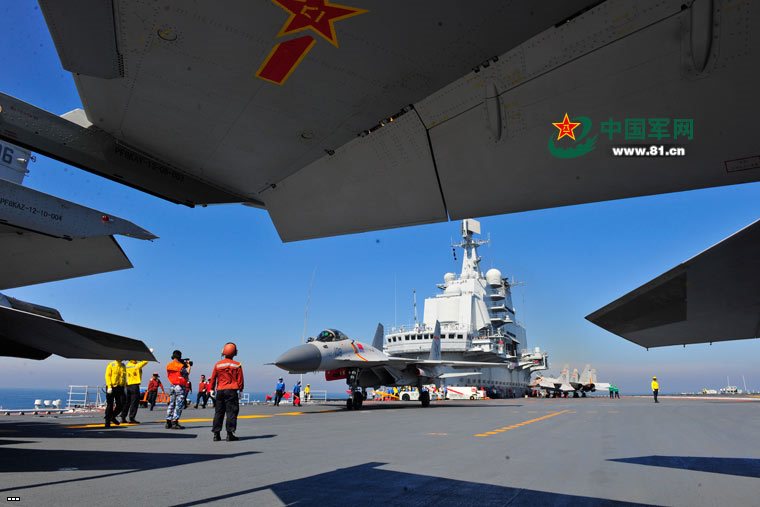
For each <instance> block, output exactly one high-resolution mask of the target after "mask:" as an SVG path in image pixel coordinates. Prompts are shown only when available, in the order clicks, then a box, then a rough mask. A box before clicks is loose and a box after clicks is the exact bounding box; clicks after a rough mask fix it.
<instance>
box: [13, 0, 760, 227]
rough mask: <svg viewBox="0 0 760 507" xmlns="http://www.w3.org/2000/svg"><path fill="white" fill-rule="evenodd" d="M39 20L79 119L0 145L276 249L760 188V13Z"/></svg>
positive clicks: (735, 8) (655, 9)
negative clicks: (223, 206)
mask: <svg viewBox="0 0 760 507" xmlns="http://www.w3.org/2000/svg"><path fill="white" fill-rule="evenodd" d="M713 4H715V7H714V8H713ZM40 5H41V7H42V11H43V14H44V16H45V19H46V21H47V24H48V27H49V28H50V32H51V35H52V38H53V41H54V43H55V46H56V48H57V50H58V54H59V56H60V59H61V62H62V64H63V66H64V68H66V69H67V70H69V71H71V72H72V73H73V74H74V80H75V83H76V86H77V89H78V92H79V94H80V96H81V98H82V102H83V104H84V114H80V115H67V118H65V119H64V118H60V117H59V116H57V115H53V114H51V113H46V112H45V111H41V110H39V109H37V108H34V107H33V106H30V105H28V104H24V103H23V102H21V101H18V100H16V99H13V98H12V97H8V96H7V95H0V107H2V111H3V112H2V119H3V128H2V129H0V137H5V138H8V139H10V140H12V141H13V142H15V143H18V144H20V145H22V146H24V147H26V148H32V149H35V150H36V151H39V152H41V153H45V154H47V155H49V156H52V157H54V158H57V159H59V160H62V161H65V162H68V163H71V164H73V165H76V166H77V167H81V168H83V169H86V170H89V171H92V172H94V173H96V174H101V175H103V176H105V177H108V178H111V179H114V180H116V181H120V182H123V183H125V184H127V185H131V186H133V187H136V188H139V189H142V190H144V191H146V192H150V193H152V194H154V195H158V196H161V197H164V198H166V199H169V200H171V201H173V202H181V203H185V204H188V205H195V204H208V203H219V202H246V203H248V204H251V205H253V206H259V207H265V208H266V209H267V210H268V211H269V213H270V215H271V217H272V220H273V222H274V224H275V226H276V228H277V230H278V232H279V234H280V237H281V238H282V239H283V240H285V241H293V240H299V239H305V238H314V237H322V236H329V235H335V234H344V233H350V232H360V231H367V230H375V229H382V228H389V227H396V226H401V225H411V224H419V223H428V222H438V221H445V220H447V218H451V219H459V218H464V217H468V216H481V215H490V214H497V213H510V212H517V211H524V210H530V209H538V208H546V207H554V206H563V205H569V204H579V203H585V202H593V201H600V200H609V199H617V198H623V197H632V196H638V195H648V194H657V193H663V192H673V191H679V190H686V189H693V188H703V187H709V186H717V185H728V184H735V183H741V182H748V181H757V180H758V179H760V161H759V160H760V159H758V154H757V147H756V140H755V135H754V132H755V128H754V124H753V121H754V118H755V117H757V116H758V114H760V101H757V100H756V90H755V83H756V82H757V77H758V73H760V70H759V69H758V67H757V65H756V61H755V60H756V59H755V55H756V54H758V52H760V38H758V37H753V36H751V34H754V33H756V32H757V31H758V29H759V28H760V10H758V9H753V8H752V6H751V3H750V2H737V3H736V4H735V5H732V8H731V9H720V8H719V3H716V2H708V1H696V2H683V1H682V0H606V1H603V2H599V1H598V0H565V1H563V2H535V1H530V0H518V1H513V2H487V1H477V2H476V1H473V2H461V1H455V0H441V1H438V2H435V8H434V9H432V10H431V8H430V6H429V5H427V4H426V3H422V2H419V3H418V2H404V3H402V4H398V3H394V2H386V1H380V0H354V2H352V4H351V5H350V6H346V5H341V6H335V5H333V7H332V8H328V5H332V4H329V3H327V2H315V3H314V4H313V5H312V4H309V5H308V6H305V4H303V3H302V2H291V1H288V0H274V1H273V2H251V1H250V0H231V1H229V2H226V3H225V8H224V9H219V8H218V6H217V5H216V4H214V3H208V2H193V3H188V2H185V3H183V4H182V5H179V4H178V5H176V6H171V5H168V4H167V6H166V8H162V9H156V8H155V6H154V5H153V4H152V3H149V2H148V3H146V2H103V1H100V0H75V1H72V2H66V3H65V4H64V3H62V2H56V1H52V0H41V1H40ZM301 7H304V9H301ZM307 7H308V8H307ZM331 9H332V10H331ZM336 9H337V10H336ZM318 20H319V21H318ZM389 27H393V37H390V36H389ZM209 41H213V42H212V43H210V42H209ZM716 97H720V100H716ZM694 104H699V107H694ZM736 111H741V112H742V114H739V115H737V114H734V113H735V112H736ZM565 113H568V114H569V117H570V121H571V122H579V123H581V124H582V126H581V129H579V130H578V133H579V137H580V138H581V139H578V140H576V141H574V142H570V141H568V140H567V139H563V140H561V142H560V140H559V139H557V136H558V131H557V128H558V127H556V128H555V126H554V125H553V123H558V122H561V121H562V120H563V116H564V114H565ZM603 122H605V123H604V124H603ZM581 131H582V132H585V133H581ZM620 144H625V145H626V146H629V145H631V146H643V147H649V146H650V145H652V144H664V145H668V146H670V145H677V146H678V147H680V148H685V149H686V156H684V157H670V158H665V157H652V156H642V157H627V158H616V157H614V156H613V154H612V152H611V150H612V148H613V147H615V146H616V145H620Z"/></svg>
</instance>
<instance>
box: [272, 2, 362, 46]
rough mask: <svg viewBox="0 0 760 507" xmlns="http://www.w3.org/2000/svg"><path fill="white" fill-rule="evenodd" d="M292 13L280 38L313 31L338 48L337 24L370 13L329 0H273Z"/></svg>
mask: <svg viewBox="0 0 760 507" xmlns="http://www.w3.org/2000/svg"><path fill="white" fill-rule="evenodd" d="M272 2H274V3H275V4H276V5H279V6H280V7H282V8H283V9H285V10H286V11H288V12H289V13H290V17H289V18H288V19H287V21H285V25H283V27H282V29H281V30H280V33H278V34H277V36H278V37H281V36H283V35H288V34H291V33H296V32H301V31H303V30H307V29H311V30H313V31H314V32H316V33H318V34H319V35H321V36H322V37H323V38H324V39H325V40H327V41H328V42H329V43H330V44H332V45H333V46H335V47H338V38H337V36H336V35H335V22H336V21H340V20H341V19H346V18H350V17H352V16H356V15H359V14H364V13H365V12H368V11H367V10H366V9H357V8H355V7H348V6H346V5H340V4H334V3H331V2H330V1H329V0H272Z"/></svg>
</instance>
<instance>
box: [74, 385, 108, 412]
mask: <svg viewBox="0 0 760 507" xmlns="http://www.w3.org/2000/svg"><path fill="white" fill-rule="evenodd" d="M105 390H106V388H105V386H76V385H70V386H69V394H68V400H67V401H66V409H67V410H73V409H75V408H96V407H102V406H104V405H105V396H104V395H103V393H105Z"/></svg>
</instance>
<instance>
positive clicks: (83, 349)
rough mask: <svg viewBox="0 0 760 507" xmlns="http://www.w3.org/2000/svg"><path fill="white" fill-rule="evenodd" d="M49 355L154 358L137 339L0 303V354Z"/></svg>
mask: <svg viewBox="0 0 760 507" xmlns="http://www.w3.org/2000/svg"><path fill="white" fill-rule="evenodd" d="M53 311H54V310H53ZM54 312H55V311H54ZM55 313H57V312H55ZM52 315H54V314H52ZM58 316H60V314H58ZM51 354H57V355H59V356H62V357H66V358H79V359H136V360H147V361H155V360H156V358H155V357H154V356H153V353H152V352H151V351H150V350H149V349H148V347H146V346H145V344H144V343H143V342H141V341H140V340H134V339H132V338H126V337H124V336H118V335H115V334H111V333H106V332H103V331H97V330H95V329H89V328H86V327H82V326H77V325H75V324H70V323H68V322H63V321H61V320H58V319H56V318H50V317H45V316H41V315H36V314H34V313H29V312H26V311H20V310H16V309H13V308H7V307H5V306H0V355H2V356H11V357H23V358H27V359H45V358H46V357H48V356H50V355H51Z"/></svg>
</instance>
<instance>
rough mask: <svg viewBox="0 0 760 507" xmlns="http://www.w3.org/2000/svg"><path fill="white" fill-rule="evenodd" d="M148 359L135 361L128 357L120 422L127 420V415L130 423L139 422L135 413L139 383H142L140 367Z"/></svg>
mask: <svg viewBox="0 0 760 507" xmlns="http://www.w3.org/2000/svg"><path fill="white" fill-rule="evenodd" d="M146 364H148V361H140V362H137V361H135V360H134V359H130V360H129V361H128V362H127V366H126V371H127V402H126V403H125V404H124V409H123V410H122V411H121V422H123V423H125V422H127V416H129V422H131V423H132V424H140V422H139V421H138V420H137V419H135V416H136V415H137V406H138V405H139V404H140V384H141V383H142V369H143V367H145V365H146Z"/></svg>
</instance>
